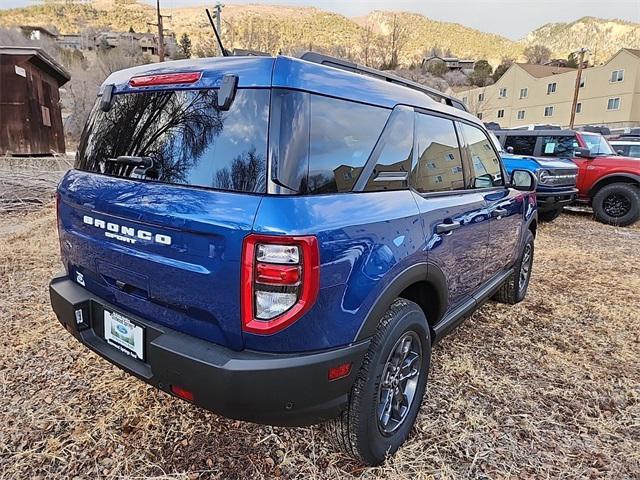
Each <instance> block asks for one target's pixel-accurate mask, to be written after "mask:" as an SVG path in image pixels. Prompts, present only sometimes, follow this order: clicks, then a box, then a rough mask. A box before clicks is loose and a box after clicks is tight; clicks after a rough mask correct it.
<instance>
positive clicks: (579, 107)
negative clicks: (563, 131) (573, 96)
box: [576, 102, 582, 113]
mask: <svg viewBox="0 0 640 480" xmlns="http://www.w3.org/2000/svg"><path fill="white" fill-rule="evenodd" d="M581 111H582V103H581V102H578V103H576V113H580V112H581Z"/></svg>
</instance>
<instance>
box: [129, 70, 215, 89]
mask: <svg viewBox="0 0 640 480" xmlns="http://www.w3.org/2000/svg"><path fill="white" fill-rule="evenodd" d="M200 77H202V72H182V73H158V74H155V75H142V76H140V77H133V78H132V79H130V80H129V86H130V87H151V86H154V85H181V84H185V83H195V82H197V81H198V80H200Z"/></svg>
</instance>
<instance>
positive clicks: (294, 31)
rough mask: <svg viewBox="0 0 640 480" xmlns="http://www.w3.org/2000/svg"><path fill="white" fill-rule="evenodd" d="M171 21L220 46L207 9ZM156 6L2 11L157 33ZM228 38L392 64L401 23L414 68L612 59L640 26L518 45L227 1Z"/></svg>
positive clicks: (580, 26)
mask: <svg viewBox="0 0 640 480" xmlns="http://www.w3.org/2000/svg"><path fill="white" fill-rule="evenodd" d="M163 13H165V14H169V15H171V19H169V20H167V21H166V23H165V26H166V27H167V28H169V29H171V30H172V31H174V32H175V33H176V34H177V35H178V36H179V35H181V34H183V33H188V34H189V36H190V37H191V38H192V41H193V46H194V53H195V54H197V55H208V54H212V53H214V52H215V51H216V48H215V45H214V43H213V42H212V34H211V30H210V27H209V24H208V21H207V18H206V16H205V14H204V11H203V9H202V8H176V9H166V10H164V11H163ZM154 15H155V10H154V9H153V8H152V7H151V6H149V5H141V4H138V3H136V1H135V0H94V1H93V2H91V3H76V2H74V1H73V0H67V1H65V2H47V3H45V4H41V5H34V6H30V7H27V8H21V9H10V10H0V26H8V25H25V24H26V25H42V26H53V27H55V28H57V29H58V31H60V32H61V33H74V32H78V31H79V30H82V29H88V28H99V29H104V28H111V29H113V30H119V31H123V30H129V28H133V29H134V30H135V31H138V32H146V31H149V29H150V28H153V27H150V26H149V25H148V22H153V21H154ZM223 19H224V21H223V38H224V41H225V45H226V46H227V47H228V48H233V47H237V48H249V49H256V50H263V51H268V52H271V53H277V52H283V53H287V54H296V53H298V52H300V51H302V50H309V49H313V50H320V51H326V52H328V53H333V54H336V55H341V56H346V57H349V58H352V59H354V60H356V61H361V62H362V61H363V59H368V60H367V62H368V63H371V64H376V63H378V64H380V63H384V62H387V61H388V60H389V58H390V55H391V53H390V50H389V49H390V46H389V45H390V39H391V37H392V35H393V31H394V25H396V27H397V26H398V25H399V26H400V27H401V28H400V31H396V33H397V34H398V38H397V40H398V47H399V48H398V60H399V62H400V63H401V64H404V65H410V64H411V63H414V62H416V61H419V59H420V58H421V57H422V55H423V54H424V53H425V52H428V51H429V50H431V49H432V48H434V47H436V48H438V49H439V50H441V51H442V52H445V53H446V52H447V51H449V52H451V53H453V54H454V55H457V56H459V57H468V58H473V59H479V58H486V59H488V60H489V61H490V62H491V63H493V64H494V65H495V64H497V63H499V61H500V59H501V58H503V57H512V58H519V57H520V56H521V54H522V50H523V49H524V48H525V47H526V46H527V45H529V44H535V43H541V44H543V45H546V46H548V47H549V48H551V50H552V51H553V53H554V55H555V56H557V57H566V55H567V53H568V52H570V51H573V50H575V49H577V48H578V47H580V46H584V45H586V46H588V47H590V48H591V49H592V50H595V52H596V55H597V57H598V59H603V60H604V59H606V58H608V57H609V56H610V55H612V54H613V53H615V52H616V51H617V50H618V49H619V48H620V47H623V46H624V47H632V48H640V24H634V23H629V22H622V21H618V20H602V19H596V18H591V17H585V18H582V19H580V20H577V21H575V22H572V23H554V24H548V25H545V26H543V27H541V28H539V29H537V30H535V31H533V32H531V33H530V34H529V35H528V36H527V37H526V38H525V39H523V40H522V41H518V42H514V41H511V40H509V39H507V38H504V37H501V36H499V35H495V34H490V33H485V32H480V31H478V30H474V29H472V28H468V27H465V26H463V25H460V24H456V23H448V22H440V21H435V20H432V19H429V18H427V17H425V16H423V15H420V14H414V13H407V12H400V13H393V12H381V11H375V12H372V13H370V14H369V15H367V16H366V17H360V18H353V19H352V18H347V17H345V16H343V15H339V14H335V13H330V12H326V11H323V10H320V9H317V8H311V7H305V8H297V7H280V6H267V5H227V6H226V7H225V8H224V11H223Z"/></svg>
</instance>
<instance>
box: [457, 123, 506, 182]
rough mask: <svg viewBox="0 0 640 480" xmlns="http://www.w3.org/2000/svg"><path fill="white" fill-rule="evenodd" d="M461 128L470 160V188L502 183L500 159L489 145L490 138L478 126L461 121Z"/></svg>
mask: <svg viewBox="0 0 640 480" xmlns="http://www.w3.org/2000/svg"><path fill="white" fill-rule="evenodd" d="M460 125H461V129H462V132H463V135H464V139H465V143H466V146H467V149H468V152H469V158H470V160H471V166H470V167H471V178H470V179H469V180H470V181H469V186H470V187H471V188H487V187H495V186H499V185H504V180H503V178H502V170H501V169H500V159H499V158H498V156H497V154H496V152H495V150H494V149H493V148H492V146H491V140H489V138H488V137H487V136H486V135H485V133H484V132H483V131H482V130H480V129H479V128H476V127H473V126H471V125H468V124H466V123H462V124H460Z"/></svg>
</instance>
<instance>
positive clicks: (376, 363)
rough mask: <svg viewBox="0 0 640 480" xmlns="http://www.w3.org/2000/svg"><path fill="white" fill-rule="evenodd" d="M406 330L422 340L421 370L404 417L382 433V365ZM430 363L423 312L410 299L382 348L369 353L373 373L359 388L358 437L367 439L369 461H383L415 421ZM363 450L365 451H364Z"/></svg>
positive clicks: (408, 431)
mask: <svg viewBox="0 0 640 480" xmlns="http://www.w3.org/2000/svg"><path fill="white" fill-rule="evenodd" d="M408 331H414V332H415V333H417V335H418V337H419V338H420V341H421V342H422V366H421V370H420V377H419V379H418V384H417V386H416V393H415V397H414V400H413V403H412V405H411V408H410V410H409V413H408V414H407V417H406V418H405V420H404V423H403V424H402V425H401V426H400V427H399V428H398V430H396V431H395V432H394V433H393V434H391V435H389V436H385V435H383V434H382V432H381V431H380V429H379V427H378V415H377V407H378V392H379V385H380V382H381V379H382V374H383V371H384V366H385V364H386V362H387V359H388V357H389V355H390V353H391V350H392V349H393V347H394V346H395V344H396V342H397V340H398V339H399V338H400V337H401V336H402V335H403V334H404V333H405V332H408ZM430 363H431V338H430V334H429V326H428V325H427V321H426V318H425V316H424V313H423V312H422V310H420V308H419V307H418V306H417V305H415V304H413V303H410V304H409V305H408V306H407V307H405V308H403V310H402V311H401V314H400V315H399V318H397V319H395V321H392V324H390V325H389V327H388V330H387V332H386V334H385V336H384V340H383V343H382V348H379V349H378V351H377V352H376V353H375V354H374V355H373V357H372V365H373V367H372V375H371V376H370V377H369V378H368V379H367V381H366V383H365V384H364V388H363V389H362V391H361V392H360V394H361V395H362V406H363V407H364V408H363V412H366V414H365V416H364V417H365V421H363V422H362V423H361V425H359V428H360V429H361V431H360V432H359V434H360V435H362V436H361V438H365V439H367V442H366V445H361V447H362V448H363V449H366V450H367V452H366V455H365V456H366V457H369V458H370V459H372V460H373V462H372V463H374V464H377V463H380V462H382V461H384V459H385V456H386V455H389V454H393V453H394V452H395V451H396V450H397V449H398V448H399V447H400V445H402V443H404V441H405V440H406V439H407V437H408V436H409V433H410V431H411V428H412V427H413V424H414V423H415V419H416V417H417V415H418V411H419V410H420V405H421V404H422V400H423V397H424V393H425V389H426V384H427V379H428V374H429V366H430ZM363 453H365V452H363Z"/></svg>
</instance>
